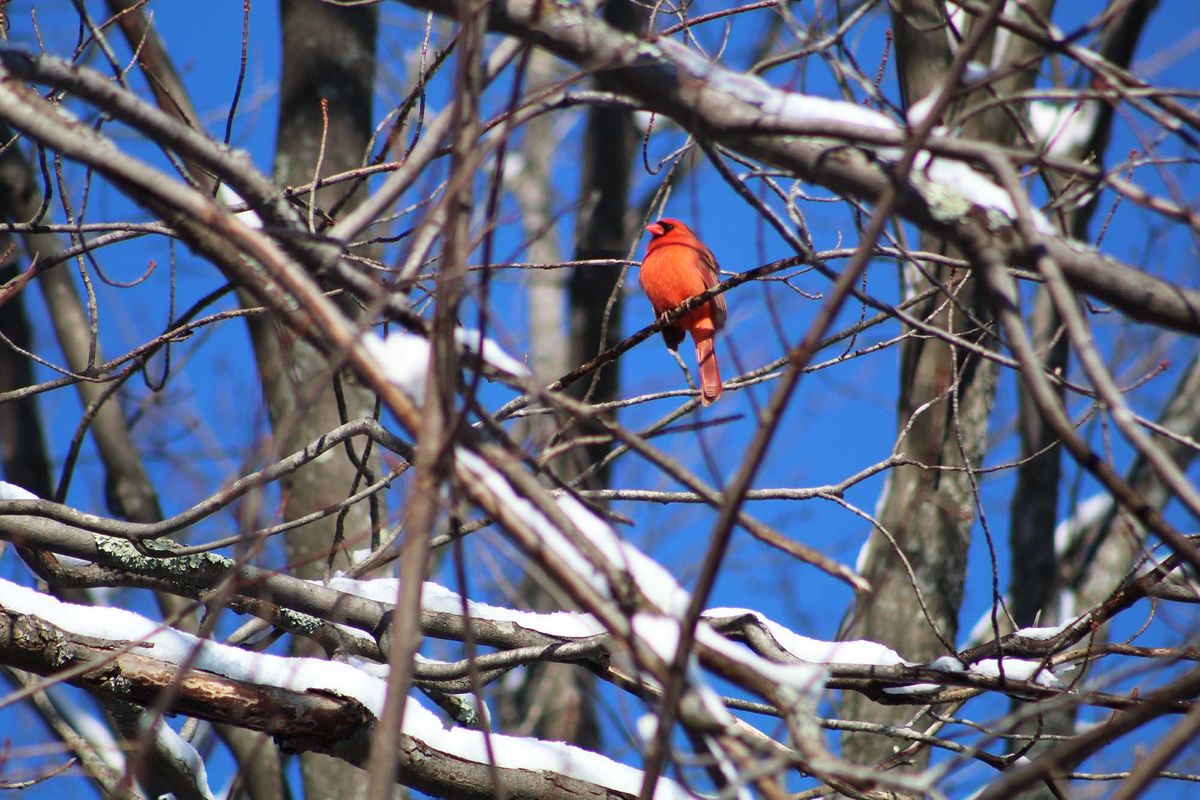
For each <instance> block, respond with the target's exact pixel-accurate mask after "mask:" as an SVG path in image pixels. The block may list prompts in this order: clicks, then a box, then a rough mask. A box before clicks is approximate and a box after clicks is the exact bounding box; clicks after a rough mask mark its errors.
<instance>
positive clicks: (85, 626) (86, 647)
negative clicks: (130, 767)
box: [0, 580, 691, 799]
mask: <svg viewBox="0 0 1200 800" xmlns="http://www.w3.org/2000/svg"><path fill="white" fill-rule="evenodd" d="M0 625H3V626H5V627H7V626H17V627H20V626H26V628H27V629H28V630H29V631H30V633H28V634H26V635H23V636H18V637H0V638H3V639H4V640H5V641H9V642H11V641H14V640H15V641H18V642H23V643H25V644H26V646H29V643H30V642H32V644H33V646H34V647H35V649H36V651H37V654H43V655H45V654H49V653H53V654H55V655H54V657H53V658H47V659H46V660H45V661H44V662H42V663H41V666H42V667H43V669H42V672H43V673H44V674H47V675H48V676H49V677H53V675H54V674H55V673H56V672H58V671H60V670H62V669H68V670H69V669H70V667H71V666H72V665H73V663H75V662H76V661H77V660H78V661H79V662H80V663H87V664H88V665H89V666H90V667H91V669H85V670H71V672H72V673H73V674H72V679H75V680H78V679H80V678H81V676H83V675H85V674H88V675H97V670H95V665H96V661H97V659H100V660H101V661H107V662H108V663H109V665H110V668H109V670H108V671H105V672H104V673H103V674H102V675H100V676H99V677H98V678H97V680H98V681H99V683H98V684H97V685H94V686H93V688H103V687H109V691H116V692H118V693H121V694H123V696H126V697H141V698H143V699H149V700H154V698H155V696H156V694H157V692H159V691H161V690H163V689H165V688H166V687H168V686H174V687H176V689H177V694H176V695H175V696H176V701H175V702H176V706H175V707H177V708H179V710H182V711H185V712H186V713H192V714H201V715H206V716H207V717H208V718H210V719H217V720H220V721H227V722H233V723H235V724H241V725H245V726H248V727H252V728H257V729H260V730H268V731H271V732H272V733H274V734H275V735H276V736H279V737H281V738H283V739H285V740H287V741H290V742H291V744H292V745H293V746H296V745H305V744H307V745H308V749H320V748H319V747H318V745H322V746H323V747H324V750H325V752H331V753H334V754H336V755H340V756H342V757H344V758H348V759H350V760H352V761H355V762H356V763H365V759H366V754H367V752H368V746H369V745H368V741H369V736H370V726H371V725H372V724H373V722H374V717H377V716H378V714H379V711H380V709H381V708H382V702H383V693H384V691H385V687H386V683H385V681H383V680H381V679H380V678H378V677H376V676H375V675H371V674H368V673H367V672H364V671H362V670H360V669H356V668H355V667H354V666H351V665H350V664H343V663H339V662H331V661H325V660H321V659H312V658H288V657H283V656H275V655H270V654H264V653H253V652H248V651H245V650H240V649H238V648H234V647H229V646H226V645H222V644H218V643H215V642H211V641H206V640H201V639H197V638H196V637H194V636H191V635H190V634H186V633H182V632H180V631H177V630H174V629H172V628H168V627H165V626H163V625H160V624H158V623H155V622H154V621H152V620H149V619H147V618H145V617H142V616H140V615H138V614H134V613H132V612H129V611H124V610H121V609H104V610H103V611H102V612H100V611H98V610H97V609H95V608H92V607H89V606H76V605H72V604H69V603H63V602H61V601H59V600H56V599H55V598H52V597H49V596H47V595H43V594H41V593H39V592H37V591H35V590H33V589H30V588H27V587H23V586H19V585H17V584H14V583H11V582H9V581H4V580H0ZM29 625H34V626H35V627H33V628H28V626H29ZM49 626H53V627H52V628H51V627H49ZM34 631H37V633H36V634H34V633H33V632H34ZM80 636H82V637H88V640H80V639H78V638H76V637H80ZM89 640H100V641H98V642H97V641H89ZM54 642H57V643H56V644H55V643H54ZM85 642H86V643H85ZM68 654H69V655H68ZM7 655H8V656H9V659H10V660H11V658H12V656H13V654H12V653H8V654H7ZM32 657H33V656H31V655H29V654H26V656H25V658H26V659H30V658H32ZM189 658H191V659H192V660H191V661H190V662H189V663H190V664H191V669H192V671H191V672H190V673H189V677H188V678H187V679H185V680H182V681H180V680H179V679H177V678H176V677H175V676H174V674H173V670H172V669H171V668H173V667H177V666H178V665H180V664H181V663H184V662H185V661H187V660H188V659H189ZM23 663H24V665H25V666H27V667H30V668H34V667H37V666H39V663H38V662H36V661H29V660H27V661H26V662H23ZM154 665H158V667H157V668H158V669H159V670H160V672H159V673H158V674H157V676H156V679H155V677H154V676H152V674H151V673H152V670H153V668H154ZM114 670H115V672H114ZM164 670H165V671H164ZM222 679H229V680H222ZM155 680H157V682H155ZM233 682H236V683H237V684H238V685H240V689H239V688H238V687H235V685H234V683H233ZM264 687H273V688H275V689H280V690H284V691H283V692H282V693H278V692H277V693H275V694H274V695H271V696H270V697H269V698H268V697H266V696H262V695H257V696H256V695H255V690H256V689H258V690H262V689H263V688H264ZM193 691H195V692H196V695H197V696H199V697H207V698H208V699H209V701H210V702H209V704H203V703H199V701H198V700H197V699H196V696H193V695H192V692H193ZM239 693H240V694H241V697H240V698H239V696H238V695H239ZM255 699H257V701H258V702H259V703H260V704H263V705H261V706H259V707H257V708H256V707H255V705H254V702H253V701H254V700H255ZM288 700H294V701H295V702H296V703H297V704H298V705H297V707H296V708H294V709H292V710H291V712H290V713H291V715H292V716H290V717H289V716H280V715H279V714H271V713H267V708H266V705H269V704H285V705H286V703H287V701H288ZM305 700H308V701H312V705H310V706H309V707H308V708H307V711H308V712H314V710H315V709H314V707H315V706H320V707H321V708H322V709H324V712H325V713H326V714H329V715H332V716H333V717H335V718H340V719H342V720H343V722H344V723H346V722H348V721H350V720H352V719H353V717H354V714H355V713H356V712H354V710H353V708H352V707H343V706H344V703H345V701H346V700H352V701H355V702H354V704H353V705H357V706H358V707H359V708H361V709H363V710H365V711H366V712H369V714H368V716H366V717H364V718H362V719H361V727H360V729H359V730H358V731H356V732H354V731H349V730H347V729H345V728H344V727H339V728H337V729H330V730H327V731H322V730H320V729H319V728H317V729H307V734H306V735H302V733H301V732H300V731H296V730H290V729H289V730H287V731H281V730H279V729H278V727H272V726H279V725H283V724H285V723H286V722H287V721H288V720H289V719H292V720H293V721H299V722H301V723H302V726H301V727H302V728H303V727H304V725H303V723H304V720H303V719H297V717H298V716H302V715H303V714H304V713H305V708H304V707H303V706H302V705H299V704H301V703H302V702H303V701H305ZM322 734H325V736H326V737H328V738H322ZM404 734H405V736H406V737H407V738H406V739H405V742H404V749H405V756H409V757H407V758H406V757H402V758H401V763H400V767H401V774H405V771H409V772H410V773H411V774H410V775H409V777H410V779H412V780H413V782H414V785H417V786H418V787H433V786H435V785H437V784H436V783H435V781H436V774H437V769H435V767H436V766H437V763H436V762H438V761H439V760H441V761H444V760H446V759H450V760H451V761H453V762H468V763H469V764H474V765H476V767H477V769H476V772H477V773H478V774H479V775H480V777H483V778H486V774H487V764H488V756H487V750H486V748H485V746H484V737H483V734H482V733H481V732H480V731H476V730H467V729H464V728H460V727H447V726H446V725H445V724H444V723H443V722H442V721H441V720H440V719H439V718H438V717H437V716H436V715H435V714H434V713H433V712H432V711H429V710H428V709H426V708H424V707H423V706H421V705H420V704H419V703H417V701H415V700H413V699H409V701H408V708H407V710H406V713H405V718H404ZM491 744H492V748H493V752H494V753H495V756H496V765H497V767H499V768H500V769H501V770H502V771H504V772H505V773H508V774H507V775H506V777H508V778H509V779H510V780H511V781H513V782H514V783H515V782H519V781H522V782H524V783H526V784H529V783H532V784H535V785H538V786H541V787H542V789H541V790H542V792H544V794H542V795H541V796H545V797H553V796H558V795H557V794H556V792H555V790H554V787H561V789H562V791H563V792H565V793H567V794H569V793H571V792H570V789H571V788H572V787H573V788H574V789H575V791H580V790H581V789H583V790H587V792H588V793H591V792H594V791H596V790H597V789H600V790H601V791H604V792H609V793H612V794H614V795H616V796H633V795H636V794H637V792H638V789H639V787H640V785H641V772H640V771H639V770H637V769H635V768H633V767H629V766H626V765H624V764H620V763H618V762H615V761H613V760H611V759H609V758H606V757H604V756H601V755H599V754H596V753H593V752H590V751H587V750H583V749H581V748H577V747H573V746H571V745H567V744H563V743H561V742H549V741H543V740H538V739H530V738H525V737H517V736H506V735H501V734H492V735H491ZM180 752H181V753H183V752H184V751H183V749H182V748H181V749H180ZM417 754H419V755H417ZM425 762H433V763H428V764H427V765H426V766H425V767H424V768H422V767H421V766H420V765H421V764H422V763H425ZM443 780H445V777H444V776H443ZM456 780H457V778H456ZM564 782H566V784H567V785H566V786H564V785H563V783H564ZM456 785H457V784H456ZM520 785H521V784H519V783H517V784H516V785H515V786H513V787H508V788H510V791H509V796H531V795H530V794H528V793H527V791H520V790H518V791H512V789H516V788H517V787H519V786H520ZM588 787H591V788H588ZM476 796H481V797H485V796H489V795H488V794H487V793H486V792H480V793H479V794H478V795H476ZM532 796H536V795H532ZM690 796H691V795H690V794H689V793H687V792H686V791H684V790H683V788H682V787H680V786H679V785H678V784H676V783H674V782H673V781H670V780H660V781H659V784H658V792H657V794H656V797H661V798H668V799H670V798H685V797H690Z"/></svg>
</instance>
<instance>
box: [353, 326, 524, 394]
mask: <svg viewBox="0 0 1200 800" xmlns="http://www.w3.org/2000/svg"><path fill="white" fill-rule="evenodd" d="M454 340H455V341H456V342H457V343H458V346H459V348H461V349H462V350H463V351H464V352H469V353H473V354H474V355H477V356H479V357H480V358H481V359H483V361H484V362H485V363H486V364H488V365H489V366H491V367H492V368H494V369H496V370H498V371H500V372H502V373H505V374H508V375H514V376H517V377H521V378H524V377H528V376H529V368H528V367H526V366H525V365H524V364H523V363H521V362H520V361H518V360H517V359H515V358H513V357H512V356H510V355H509V354H508V353H506V352H504V348H502V347H501V346H500V345H499V344H497V343H496V341H495V340H493V339H492V338H490V337H487V336H484V335H483V332H482V331H479V330H477V329H475V328H456V329H455V330H454ZM362 342H363V346H365V347H366V348H367V352H369V353H370V354H371V357H372V358H374V359H375V360H376V361H378V362H379V365H380V367H381V368H382V369H383V373H384V375H386V376H387V378H388V380H390V381H391V382H392V383H394V384H396V385H397V386H399V387H400V388H401V389H403V390H404V391H406V392H408V394H409V395H410V396H411V397H412V398H413V399H415V400H417V401H418V402H421V401H423V400H424V399H425V378H426V375H427V374H428V372H429V354H430V344H429V340H428V339H426V338H425V337H424V336H421V335H419V334H415V333H409V332H408V331H395V332H393V333H390V334H388V336H387V338H381V337H380V336H379V335H378V334H376V333H374V332H373V331H367V332H366V333H364V334H363V336H362Z"/></svg>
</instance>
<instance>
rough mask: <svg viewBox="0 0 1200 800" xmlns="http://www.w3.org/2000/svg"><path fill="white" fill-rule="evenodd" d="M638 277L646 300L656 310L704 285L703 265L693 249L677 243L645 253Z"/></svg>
mask: <svg viewBox="0 0 1200 800" xmlns="http://www.w3.org/2000/svg"><path fill="white" fill-rule="evenodd" d="M639 280H640V281H641V284H642V289H643V290H645V292H646V296H647V297H649V298H650V303H651V304H652V305H653V306H654V309H655V311H656V312H658V313H660V314H661V313H662V312H663V311H668V310H670V309H672V308H674V307H675V306H677V305H679V304H680V303H682V302H683V301H684V300H687V299H688V298H689V297H693V296H695V295H698V294H700V293H701V292H703V291H704V290H705V288H707V287H706V286H705V284H704V265H703V264H701V263H700V260H699V258H698V257H697V255H696V252H695V251H694V250H693V249H692V248H690V247H684V246H679V245H675V246H667V247H660V248H658V249H656V250H655V251H654V252H652V253H649V254H647V256H646V259H645V260H644V261H643V262H642V269H641V274H640V275H639Z"/></svg>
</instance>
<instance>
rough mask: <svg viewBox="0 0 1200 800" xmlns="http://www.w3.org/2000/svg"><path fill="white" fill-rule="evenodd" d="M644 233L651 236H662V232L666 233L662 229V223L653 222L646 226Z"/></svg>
mask: <svg viewBox="0 0 1200 800" xmlns="http://www.w3.org/2000/svg"><path fill="white" fill-rule="evenodd" d="M646 233H648V234H650V235H651V236H662V235H663V234H664V233H666V231H664V230H663V226H662V225H659V224H658V223H657V222H654V223H651V224H649V225H647V226H646Z"/></svg>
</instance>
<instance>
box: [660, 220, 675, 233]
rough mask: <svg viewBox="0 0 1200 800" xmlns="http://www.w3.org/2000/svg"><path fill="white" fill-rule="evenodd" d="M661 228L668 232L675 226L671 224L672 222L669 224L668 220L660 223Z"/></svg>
mask: <svg viewBox="0 0 1200 800" xmlns="http://www.w3.org/2000/svg"><path fill="white" fill-rule="evenodd" d="M662 229H663V230H664V231H668V232H670V231H673V230H675V226H674V225H672V224H671V223H669V222H664V223H663V224H662Z"/></svg>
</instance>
